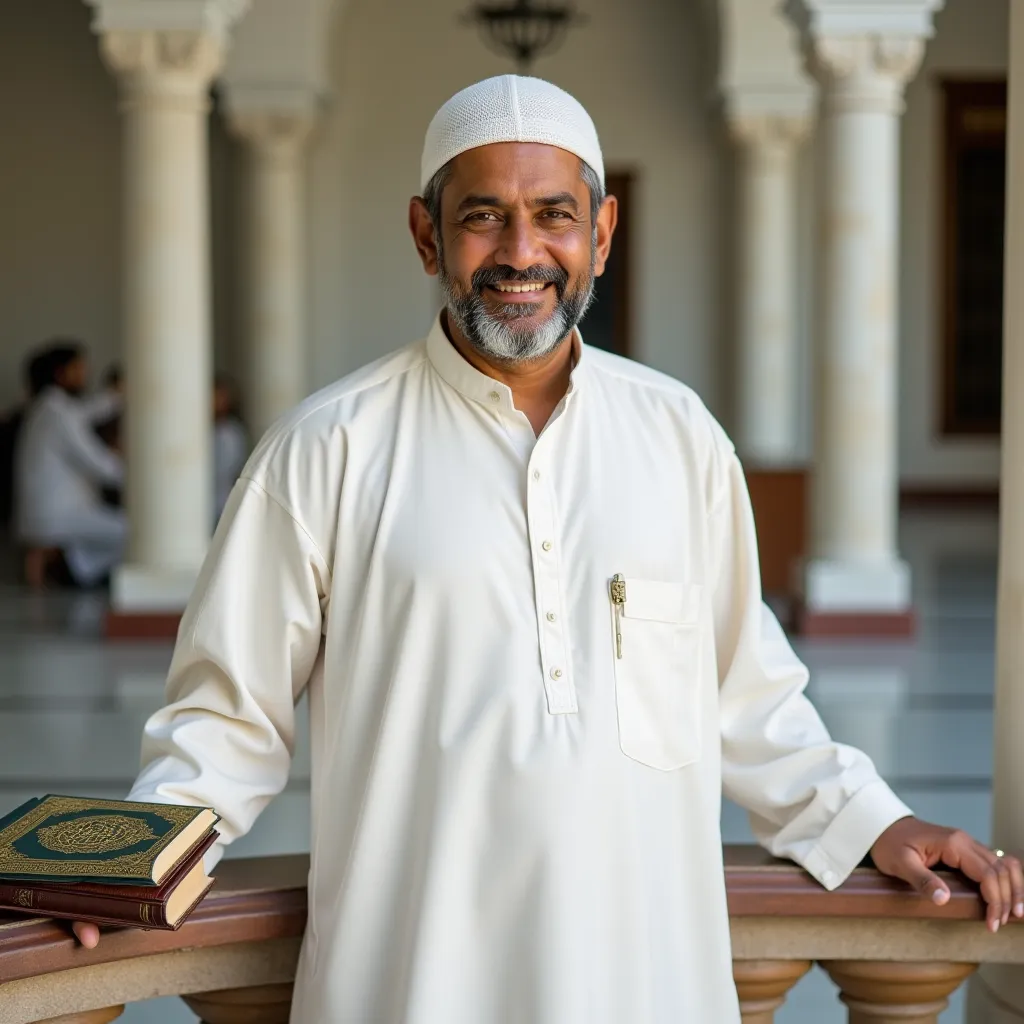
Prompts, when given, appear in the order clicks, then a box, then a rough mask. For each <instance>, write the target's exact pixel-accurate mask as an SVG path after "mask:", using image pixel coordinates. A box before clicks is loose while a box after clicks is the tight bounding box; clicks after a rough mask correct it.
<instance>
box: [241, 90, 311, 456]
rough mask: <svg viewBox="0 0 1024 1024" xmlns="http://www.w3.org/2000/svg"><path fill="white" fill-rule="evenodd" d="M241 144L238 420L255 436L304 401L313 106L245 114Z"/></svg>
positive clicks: (254, 111)
mask: <svg viewBox="0 0 1024 1024" xmlns="http://www.w3.org/2000/svg"><path fill="white" fill-rule="evenodd" d="M230 121H231V125H232V127H233V128H234V130H235V132H236V133H237V134H238V135H239V136H240V137H241V138H242V139H243V140H244V142H245V145H246V150H247V153H246V158H247V159H246V177H247V180H246V197H245V198H246V206H245V209H246V223H245V239H244V251H245V252H244V258H243V267H244V282H243V286H244V289H245V310H246V316H245V349H244V353H245V354H244V366H245V374H244V377H243V391H244V395H243V398H244V401H243V406H244V413H245V418H246V421H247V423H248V425H249V428H250V429H251V430H252V432H253V434H254V435H255V436H257V437H258V436H259V435H261V434H262V433H263V432H264V431H265V430H266V429H267V428H268V427H269V426H270V425H271V424H272V423H273V422H274V421H275V420H276V419H278V417H280V416H281V415H283V414H284V413H285V412H287V411H288V410H289V409H291V408H292V407H293V406H295V405H296V404H297V403H298V402H299V401H301V400H302V398H304V397H305V395H306V366H307V359H306V304H307V296H306V290H305V289H306V273H305V246H306V239H305V230H304V226H305V219H306V205H305V196H306V189H305V184H306V180H305V179H306V163H305V145H306V140H307V138H308V136H309V133H310V131H311V129H312V127H313V102H312V100H310V101H309V102H308V104H302V107H301V108H300V109H295V110H289V109H286V108H284V107H282V108H281V109H276V110H275V109H269V110H268V109H263V110H259V109H243V110H241V111H236V112H233V113H232V116H231V119H230Z"/></svg>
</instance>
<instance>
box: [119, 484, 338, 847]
mask: <svg viewBox="0 0 1024 1024" xmlns="http://www.w3.org/2000/svg"><path fill="white" fill-rule="evenodd" d="M328 577H329V570H328V566H327V562H326V560H325V559H324V557H323V555H322V554H321V552H320V550H319V548H318V546H317V544H316V543H315V542H314V541H313V540H312V538H311V537H310V535H309V534H308V533H307V531H306V529H305V528H304V527H303V525H302V524H300V523H299V522H298V521H297V520H296V519H295V518H294V517H293V515H292V514H291V513H290V512H289V511H288V509H287V508H286V507H285V506H284V505H283V504H282V503H281V502H279V501H278V500H277V499H276V498H274V497H273V496H272V495H271V494H269V493H268V492H267V491H266V490H264V489H263V488H262V487H261V486H260V485H259V484H257V483H255V482H254V481H252V480H248V479H246V480H243V481H242V482H241V483H240V484H239V485H238V486H237V487H236V488H235V490H234V492H233V494H232V496H231V499H230V501H229V502H228V506H227V508H226V510H225V514H224V519H223V520H222V522H221V525H220V527H219V529H218V531H217V535H216V537H215V538H214V543H213V547H212V550H211V552H210V554H209V556H208V558H207V561H206V564H205V566H204V568H203V571H202V573H201V575H200V578H199V581H198V584H197V586H196V589H195V592H194V594H193V596H192V599H191V601H190V603H189V606H188V608H187V609H186V612H185V616H184V619H183V621H182V625H181V629H180V631H179V634H178V642H177V646H176V649H175V652H174V656H173V659H172V662H171V668H170V674H169V677H168V682H167V704H166V706H165V707H164V708H162V709H161V710H160V711H158V712H156V714H154V715H153V716H152V717H151V718H150V720H149V722H148V723H147V725H146V728H145V733H144V737H143V743H142V771H141V774H140V775H139V777H138V780H137V781H136V783H135V786H134V787H133V788H132V791H131V794H130V795H129V799H131V800H142V801H155V802H178V803H184V804H192V805H204V806H211V807H213V808H214V809H215V810H216V811H217V812H218V813H219V814H220V815H221V819H222V820H221V823H220V825H219V826H218V828H219V830H220V832H221V836H222V840H221V842H222V843H225V844H226V843H230V842H231V841H232V840H234V839H237V838H238V837H239V836H241V835H243V834H245V833H246V832H247V831H248V830H249V829H250V828H251V827H252V824H253V822H254V821H255V820H256V817H257V816H258V815H259V813H260V812H261V811H262V810H263V808H264V807H265V806H266V805H267V804H268V803H269V802H270V800H271V799H272V798H273V797H274V796H275V795H276V794H277V793H279V792H280V791H281V790H282V789H283V788H284V785H285V783H286V781H287V778H288V772H289V769H290V767H291V760H292V755H293V751H294V740H295V702H296V700H297V699H298V697H299V695H300V694H301V692H302V690H303V688H304V687H305V685H306V683H307V681H308V679H309V676H310V674H311V672H312V670H313V667H314V664H315V662H316V659H317V656H318V653H319V650H320V641H321V630H322V624H323V606H322V601H323V600H324V595H325V594H326V593H328V592H329V586H330V583H329V578H328ZM220 847H221V844H220V843H219V844H218V846H217V847H215V850H217V851H220ZM218 855H219V854H218ZM214 859H215V858H214Z"/></svg>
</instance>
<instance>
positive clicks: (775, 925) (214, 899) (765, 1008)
mask: <svg viewBox="0 0 1024 1024" xmlns="http://www.w3.org/2000/svg"><path fill="white" fill-rule="evenodd" d="M307 868H308V858H307V857H305V856H294V857H262V858H254V859H251V860H228V861H224V862H222V863H221V865H220V867H219V869H218V884H217V886H216V887H215V888H214V890H213V891H212V892H211V894H210V895H209V896H208V897H207V898H206V899H205V900H204V901H203V903H202V904H201V905H200V907H199V908H198V909H197V910H196V912H195V913H194V914H193V915H192V917H191V918H190V919H189V921H188V922H186V924H185V925H184V926H183V927H182V928H181V929H180V930H179V931H177V932H159V931H137V930H122V931H110V932H106V933H105V934H104V936H103V941H102V942H101V943H100V944H99V946H98V947H97V948H96V949H94V950H87V949H83V948H81V947H80V946H78V945H77V943H76V942H75V941H74V939H73V938H71V936H70V934H69V930H68V929H67V927H66V926H64V925H62V924H59V923H55V922H52V921H46V920H41V919H30V918H15V917H13V916H11V917H0V1024H29V1022H39V1021H50V1022H52V1024H57V1022H59V1024H105V1022H107V1021H112V1020H115V1019H116V1018H117V1017H118V1016H119V1015H120V1014H121V1012H122V1011H123V1009H124V1006H125V1004H127V1003H132V1002H136V1001H139V1000H143V999H150V998H154V997H156V996H167V995H180V996H181V997H182V998H183V999H184V1000H185V1002H186V1003H188V1005H189V1006H190V1007H191V1008H192V1010H193V1011H194V1012H195V1013H196V1014H197V1015H198V1016H199V1017H200V1018H201V1019H202V1020H203V1021H205V1022H206V1024H287V1020H288V1007H289V1002H290V999H291V982H292V979H293V977H294V972H295V964H296V960H297V957H298V952H299V943H300V941H301V936H302V931H303V928H304V925H305V919H306V874H307ZM726 877H727V887H728V892H729V911H730V916H731V920H732V940H733V955H734V965H733V966H734V974H735V978H736V984H737V988H738V990H739V993H740V1001H741V1005H742V1010H743V1020H744V1021H745V1022H746V1024H771V1022H772V1020H773V1017H774V1013H775V1011H776V1010H777V1009H778V1008H779V1007H780V1006H781V1005H782V1004H783V1002H784V1001H785V998H786V994H787V992H789V990H790V989H791V988H792V987H793V985H795V984H796V983H797V981H799V980H800V978H801V977H803V975H804V974H805V973H806V972H807V971H808V970H809V969H810V967H811V965H812V963H814V962H818V963H820V964H821V965H822V966H823V967H824V968H825V970H826V971H828V973H829V975H830V976H831V977H832V979H833V980H834V981H835V983H836V984H837V985H838V986H839V989H840V992H841V998H842V1000H843V1002H844V1003H846V1005H847V1007H848V1008H849V1009H848V1012H849V1018H850V1021H851V1022H854V1024H885V1022H895V1021H901V1022H904V1024H906V1022H908V1021H913V1022H915V1024H930V1022H935V1021H937V1019H938V1015H939V1013H940V1012H941V1011H942V1010H943V1009H944V1008H945V1006H946V1001H947V997H948V996H949V995H950V994H951V993H952V992H954V991H955V990H956V988H957V987H958V986H959V985H960V984H961V983H962V982H963V981H964V980H965V979H966V978H967V977H968V976H969V975H970V974H971V972H972V971H973V970H974V969H975V968H976V966H977V965H978V964H979V963H986V962H993V963H1024V924H1015V923H1011V924H1010V925H1009V926H1007V927H1005V928H1003V929H1001V930H1000V931H999V933H998V934H996V935H992V934H991V933H990V932H989V931H988V930H987V929H986V927H985V924H984V920H983V918H984V911H983V906H982V902H981V900H980V898H979V896H978V893H977V890H976V889H975V888H974V887H972V886H970V885H968V884H966V883H965V882H963V881H962V880H961V879H960V878H959V877H958V876H954V875H948V876H945V877H946V880H947V881H948V883H949V885H950V888H951V890H952V892H953V898H952V899H951V900H950V901H949V903H948V904H947V905H946V906H944V907H937V906H935V905H934V904H933V903H931V902H929V901H927V900H924V899H921V898H920V897H918V896H917V895H916V894H914V893H912V892H910V891H908V890H907V889H906V887H904V886H902V885H901V884H899V883H896V882H893V881H891V880H889V879H886V878H883V877H882V876H881V875H879V874H878V873H877V872H876V871H873V870H870V869H858V870H857V871H856V872H855V873H854V875H853V876H852V877H851V878H850V879H849V880H848V881H847V882H846V884H845V885H843V886H842V887H841V888H839V889H838V890H836V891H835V892H832V893H828V892H825V891H824V890H823V889H822V888H821V887H820V886H819V885H818V884H817V883H816V882H815V881H814V880H813V879H811V878H810V877H809V876H808V875H806V874H805V873H804V872H803V871H801V870H800V869H799V868H797V867H795V866H794V865H792V864H788V863H780V862H778V861H773V860H772V859H771V858H769V857H767V856H766V855H765V854H764V853H762V852H761V851H759V850H757V849H756V848H753V847H742V846H734V847H727V849H726Z"/></svg>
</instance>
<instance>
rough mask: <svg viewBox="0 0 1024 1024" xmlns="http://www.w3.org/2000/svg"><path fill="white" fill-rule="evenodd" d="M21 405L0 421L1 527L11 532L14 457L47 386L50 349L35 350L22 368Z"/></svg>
mask: <svg viewBox="0 0 1024 1024" xmlns="http://www.w3.org/2000/svg"><path fill="white" fill-rule="evenodd" d="M23 374H24V382H23V386H24V393H23V397H22V399H21V401H20V402H19V403H18V405H17V406H15V407H14V408H13V409H12V410H11V411H10V412H9V413H8V414H7V415H6V416H4V418H3V420H0V523H2V524H3V526H4V527H6V528H10V526H11V517H12V516H13V514H14V453H15V450H16V448H17V444H18V435H19V434H20V432H21V424H22V422H23V421H24V419H25V414H26V413H27V412H28V410H29V407H30V406H31V405H32V403H33V402H34V401H35V400H36V398H38V397H39V394H40V392H41V391H42V390H43V389H44V388H45V387H46V385H47V384H48V383H49V378H50V349H49V348H46V349H42V350H36V351H35V352H34V353H33V354H32V355H30V356H29V357H28V358H27V359H26V360H25V364H24V370H23Z"/></svg>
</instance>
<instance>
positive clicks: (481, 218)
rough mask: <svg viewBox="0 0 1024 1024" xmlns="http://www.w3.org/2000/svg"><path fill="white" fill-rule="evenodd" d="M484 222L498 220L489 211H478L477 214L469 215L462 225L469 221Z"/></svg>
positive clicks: (495, 215)
mask: <svg viewBox="0 0 1024 1024" xmlns="http://www.w3.org/2000/svg"><path fill="white" fill-rule="evenodd" d="M486 220H494V221H496V220H498V216H497V214H495V213H492V212H491V211H490V210H480V211H478V212H477V213H471V214H470V215H469V216H468V217H467V218H466V219H465V221H464V222H463V223H466V224H468V223H470V222H471V221H478V222H485V221H486Z"/></svg>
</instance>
